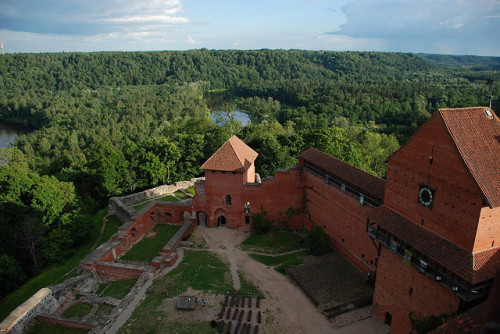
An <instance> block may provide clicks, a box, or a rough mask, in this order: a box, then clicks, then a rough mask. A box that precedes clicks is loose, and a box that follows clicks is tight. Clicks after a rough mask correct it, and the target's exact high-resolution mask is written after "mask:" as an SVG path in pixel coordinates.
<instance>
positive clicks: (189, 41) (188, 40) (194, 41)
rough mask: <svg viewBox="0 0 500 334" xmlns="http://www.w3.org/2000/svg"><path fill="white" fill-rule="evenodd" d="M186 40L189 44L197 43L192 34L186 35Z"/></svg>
mask: <svg viewBox="0 0 500 334" xmlns="http://www.w3.org/2000/svg"><path fill="white" fill-rule="evenodd" d="M186 42H187V43H189V44H196V43H198V42H197V41H196V40H195V39H194V38H193V36H188V37H187V38H186Z"/></svg>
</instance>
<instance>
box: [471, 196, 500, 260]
mask: <svg viewBox="0 0 500 334" xmlns="http://www.w3.org/2000/svg"><path fill="white" fill-rule="evenodd" d="M498 222H500V207H497V208H493V209H491V208H490V207H487V206H486V207H483V208H482V210H481V218H480V219H479V224H478V227H477V233H476V240H475V243H474V251H475V252H477V251H481V250H485V249H488V248H494V247H499V246H500V224H499V223H498Z"/></svg>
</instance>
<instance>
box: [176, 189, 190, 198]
mask: <svg viewBox="0 0 500 334" xmlns="http://www.w3.org/2000/svg"><path fill="white" fill-rule="evenodd" d="M174 195H175V197H177V198H179V199H188V198H191V197H189V196H188V195H186V194H184V193H183V192H182V191H180V190H178V191H176V192H175V193H174Z"/></svg>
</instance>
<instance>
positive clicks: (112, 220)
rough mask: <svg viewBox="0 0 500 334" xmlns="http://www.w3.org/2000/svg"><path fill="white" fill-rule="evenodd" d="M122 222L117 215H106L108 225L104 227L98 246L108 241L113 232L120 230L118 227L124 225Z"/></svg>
mask: <svg viewBox="0 0 500 334" xmlns="http://www.w3.org/2000/svg"><path fill="white" fill-rule="evenodd" d="M122 224H123V223H122V222H121V220H120V219H118V217H117V216H116V215H111V216H108V217H106V226H105V227H104V231H103V232H102V235H101V238H100V239H99V241H98V242H97V246H99V245H100V244H102V243H105V242H107V241H108V240H109V239H110V238H111V236H112V235H113V234H115V233H116V232H118V228H119V227H120V226H122Z"/></svg>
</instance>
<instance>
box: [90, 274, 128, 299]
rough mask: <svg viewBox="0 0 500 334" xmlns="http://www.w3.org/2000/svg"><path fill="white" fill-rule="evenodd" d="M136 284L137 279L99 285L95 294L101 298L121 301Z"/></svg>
mask: <svg viewBox="0 0 500 334" xmlns="http://www.w3.org/2000/svg"><path fill="white" fill-rule="evenodd" d="M136 282H137V278H133V279H128V280H123V281H114V282H109V283H102V284H99V288H98V289H97V293H98V294H99V296H101V297H115V298H118V299H122V298H123V297H125V296H126V295H127V294H128V293H129V292H130V289H132V287H133V286H134V285H135V283H136Z"/></svg>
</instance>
